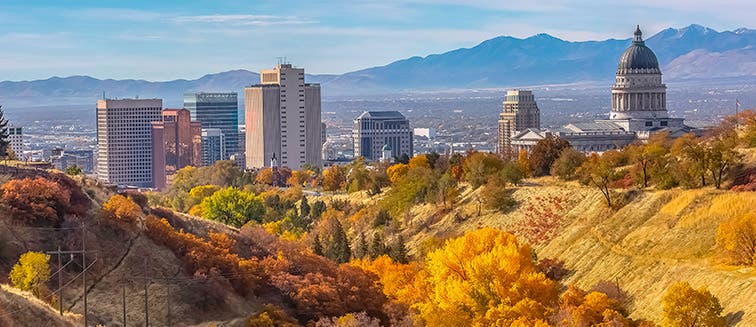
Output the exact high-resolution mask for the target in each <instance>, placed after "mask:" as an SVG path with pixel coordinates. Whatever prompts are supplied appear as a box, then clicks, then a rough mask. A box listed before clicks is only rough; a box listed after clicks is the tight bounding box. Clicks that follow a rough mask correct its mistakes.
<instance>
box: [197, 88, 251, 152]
mask: <svg viewBox="0 0 756 327" xmlns="http://www.w3.org/2000/svg"><path fill="white" fill-rule="evenodd" d="M184 108H185V109H187V110H189V112H190V114H191V120H193V121H199V122H200V123H201V124H202V128H203V129H211V128H217V129H220V130H221V131H222V133H223V136H224V140H225V142H226V144H225V145H224V148H225V156H224V157H222V158H221V160H227V159H228V158H229V157H230V156H231V155H232V154H234V153H237V152H239V151H240V150H239V131H238V129H239V102H238V99H237V94H236V93H235V92H232V93H204V92H203V93H186V94H184ZM211 164H212V163H211Z"/></svg>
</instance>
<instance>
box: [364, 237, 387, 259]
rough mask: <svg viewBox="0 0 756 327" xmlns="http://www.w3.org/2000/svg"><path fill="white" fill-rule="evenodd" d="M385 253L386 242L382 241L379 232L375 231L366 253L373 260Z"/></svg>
mask: <svg viewBox="0 0 756 327" xmlns="http://www.w3.org/2000/svg"><path fill="white" fill-rule="evenodd" d="M385 254H388V249H386V243H384V241H383V236H382V235H381V233H376V234H375V235H373V240H372V241H371V242H370V249H369V251H368V255H369V256H370V259H373V260H375V259H376V258H378V257H380V256H382V255H385Z"/></svg>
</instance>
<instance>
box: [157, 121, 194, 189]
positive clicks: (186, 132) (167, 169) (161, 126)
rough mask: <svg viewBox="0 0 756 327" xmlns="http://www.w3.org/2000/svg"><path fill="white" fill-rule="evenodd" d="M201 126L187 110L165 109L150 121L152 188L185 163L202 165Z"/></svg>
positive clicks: (160, 185) (184, 165) (162, 185)
mask: <svg viewBox="0 0 756 327" xmlns="http://www.w3.org/2000/svg"><path fill="white" fill-rule="evenodd" d="M201 134H202V127H201V124H200V122H193V121H191V118H190V113H189V110H186V109H165V110H163V113H162V119H161V120H160V121H157V122H153V123H152V138H153V139H152V144H153V148H152V152H153V161H152V162H153V167H152V169H153V175H154V176H156V178H155V181H154V182H155V188H158V189H162V188H164V187H165V182H166V176H168V175H173V174H175V173H176V171H177V170H179V169H181V168H184V167H186V166H201V165H202V135H201Z"/></svg>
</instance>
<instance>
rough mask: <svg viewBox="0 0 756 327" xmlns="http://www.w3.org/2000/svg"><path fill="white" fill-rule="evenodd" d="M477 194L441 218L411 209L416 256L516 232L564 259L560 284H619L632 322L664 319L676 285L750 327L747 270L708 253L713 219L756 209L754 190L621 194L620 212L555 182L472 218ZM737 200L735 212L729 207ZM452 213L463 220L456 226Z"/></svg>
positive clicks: (755, 291)
mask: <svg viewBox="0 0 756 327" xmlns="http://www.w3.org/2000/svg"><path fill="white" fill-rule="evenodd" d="M479 196H480V192H479V190H476V191H470V190H469V189H468V190H467V191H466V192H465V193H464V194H463V198H462V200H461V201H460V203H461V206H459V207H458V208H456V209H455V210H452V211H451V212H443V211H441V212H439V211H438V209H437V208H436V207H434V206H430V205H424V206H420V207H416V208H415V209H413V210H414V211H413V213H414V214H413V217H412V218H411V219H412V220H411V223H410V224H411V225H412V226H413V227H414V228H412V227H411V228H410V229H409V231H407V234H408V235H414V236H413V237H412V247H413V249H414V252H413V253H418V252H422V251H423V249H425V248H427V247H428V246H429V245H430V244H434V243H435V246H438V244H439V242H440V240H443V239H446V238H449V237H456V236H460V235H462V234H464V233H465V232H466V231H470V230H475V229H479V228H481V227H496V228H502V229H504V230H510V231H513V232H514V233H515V234H517V235H519V236H521V237H524V238H526V239H529V240H531V242H533V243H534V244H535V249H536V253H537V255H538V257H539V258H553V259H559V260H562V261H564V263H565V267H566V268H567V269H568V270H569V275H568V277H567V278H566V279H565V282H566V283H572V284H576V285H578V286H580V287H582V288H585V289H589V288H591V287H592V286H593V285H596V284H597V283H598V282H600V281H609V282H611V283H619V286H620V288H621V289H622V290H623V291H626V292H627V293H628V294H629V295H630V296H631V298H632V302H631V305H630V307H631V308H632V309H631V311H632V313H633V314H632V316H633V317H635V318H646V319H651V320H653V321H656V322H660V321H661V306H660V303H661V297H662V295H663V293H664V291H665V290H666V289H667V288H668V287H669V286H670V285H671V284H673V283H674V282H677V281H681V280H685V281H689V282H690V283H691V284H692V285H694V286H696V287H698V286H707V287H708V288H709V290H710V291H711V292H712V293H713V294H714V295H715V296H717V297H718V298H719V299H720V301H721V303H722V305H723V307H724V313H725V314H728V315H730V317H733V319H735V320H736V321H738V320H739V323H738V324H737V325H738V326H752V325H756V312H754V311H753V310H748V309H747V308H749V307H752V304H753V303H756V271H755V270H754V268H742V269H738V268H736V267H731V266H726V265H723V264H720V263H719V260H718V259H717V252H716V250H715V238H716V229H717V226H718V224H719V222H721V221H724V220H726V219H729V218H732V217H736V216H739V215H742V214H744V213H746V212H748V211H749V210H751V209H752V208H753V207H754V206H756V193H753V192H743V193H735V192H731V191H721V190H714V189H713V188H711V189H703V190H679V189H678V190H663V191H645V192H631V193H626V194H625V200H624V201H625V202H626V204H625V205H624V206H623V207H622V208H621V209H619V210H616V211H612V210H609V209H608V208H607V207H606V203H605V202H604V200H603V198H602V196H601V195H600V193H599V192H598V191H597V190H596V189H593V188H589V187H586V186H582V185H579V184H577V183H572V182H569V183H567V182H560V181H557V180H555V179H553V178H540V179H535V180H532V181H531V183H528V184H527V185H526V186H521V187H517V188H516V189H515V190H514V191H513V193H512V196H513V198H514V199H515V200H517V202H518V205H517V207H516V208H515V209H513V210H512V211H509V212H507V213H496V212H492V211H489V210H485V209H483V212H482V215H481V216H478V215H477V210H478V209H477V202H476V201H475V199H476V198H478V197H479ZM733 203H736V204H737V205H736V206H733V205H732V204H733ZM457 214H459V215H460V216H462V217H463V219H464V221H462V222H459V219H457V220H455V216H456V215H457ZM533 218H536V220H540V221H542V222H543V224H542V225H541V227H547V228H546V229H547V230H549V231H548V232H547V233H545V235H541V234H539V233H533V232H532V230H531V229H530V228H529V226H530V225H531V224H524V222H525V221H528V220H530V219H533Z"/></svg>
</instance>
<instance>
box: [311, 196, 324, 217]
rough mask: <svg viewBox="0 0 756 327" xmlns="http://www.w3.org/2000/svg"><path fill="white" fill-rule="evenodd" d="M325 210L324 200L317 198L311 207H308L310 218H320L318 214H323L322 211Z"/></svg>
mask: <svg viewBox="0 0 756 327" xmlns="http://www.w3.org/2000/svg"><path fill="white" fill-rule="evenodd" d="M325 211H326V204H325V202H323V201H321V200H317V201H315V202H314V203H313V204H312V209H310V213H311V214H312V220H316V219H320V216H322V215H323V212H325Z"/></svg>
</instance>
